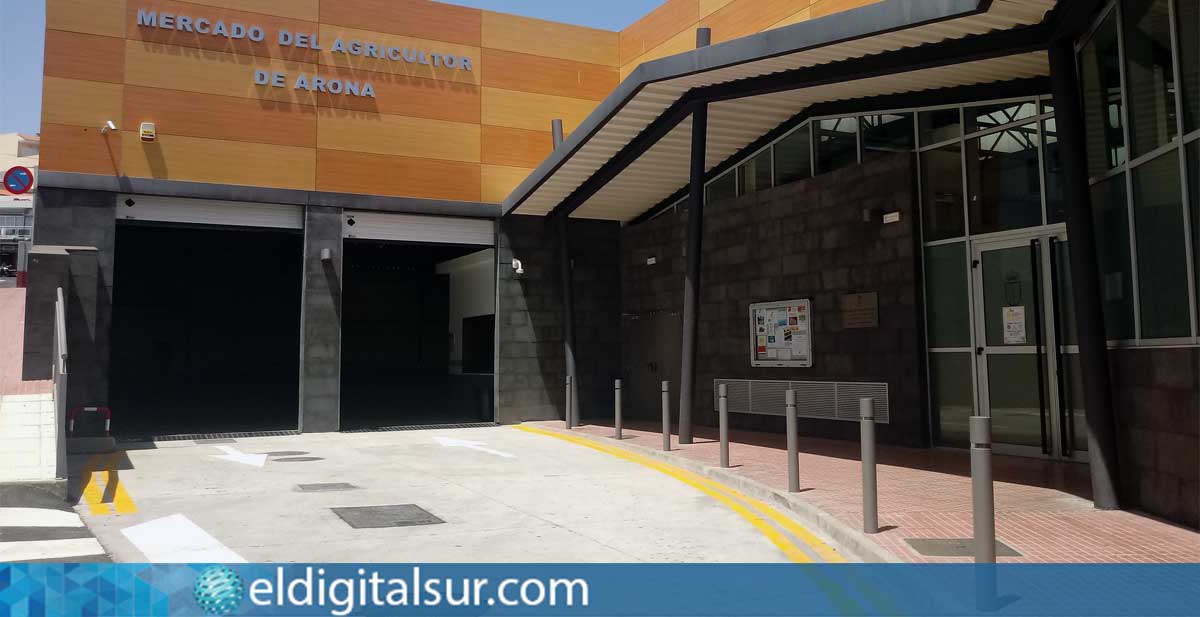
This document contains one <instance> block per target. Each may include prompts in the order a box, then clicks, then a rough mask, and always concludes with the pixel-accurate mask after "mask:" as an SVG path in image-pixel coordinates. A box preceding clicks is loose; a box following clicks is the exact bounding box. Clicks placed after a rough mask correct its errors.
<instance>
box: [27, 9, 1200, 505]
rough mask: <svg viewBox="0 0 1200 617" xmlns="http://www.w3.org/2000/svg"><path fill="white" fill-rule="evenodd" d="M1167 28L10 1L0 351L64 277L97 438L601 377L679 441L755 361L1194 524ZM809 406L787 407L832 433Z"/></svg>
mask: <svg viewBox="0 0 1200 617" xmlns="http://www.w3.org/2000/svg"><path fill="white" fill-rule="evenodd" d="M1198 27H1200V13H1198V10H1197V1H1196V0H1112V1H1108V2H1101V1H1098V0H1087V1H1084V0H1058V1H1055V0H992V1H984V2H980V1H977V0H954V1H951V2H937V3H924V2H911V1H909V0H880V1H878V2H865V1H863V2H859V1H852V2H846V1H838V0H815V1H813V0H787V1H778V2H776V1H770V2H763V1H756V0H724V1H721V0H684V1H679V0H670V1H668V2H666V3H665V4H663V5H662V6H660V7H659V8H658V9H656V10H655V11H653V12H652V13H650V14H649V15H647V16H645V17H644V18H642V19H641V20H639V21H638V22H636V23H634V24H633V25H631V26H630V27H629V28H627V29H625V30H623V31H621V32H605V31H599V30H592V29H587V28H579V27H576V26H568V25H563V24H554V23H550V22H544V21H539V20H533V19H527V18H521V17H514V16H509V15H503V14H499V13H492V12H488V11H477V10H473V9H466V8H463V7H457V6H453V5H449V4H440V3H435V2H423V1H417V0H406V1H404V2H386V3H384V2H377V1H374V0H346V1H344V2H338V3H336V4H335V3H320V4H318V3H317V2H315V1H313V2H289V3H278V2H270V1H269V0H238V1H231V0H221V1H218V0H206V1H200V2H190V3H179V2H170V1H168V0H149V1H147V2H142V3H138V2H134V1H133V0H127V1H126V2H115V3H114V2H95V1H92V0H51V2H50V3H49V5H48V11H47V28H48V32H47V39H46V41H47V42H46V80H45V86H44V112H43V128H42V140H43V148H42V150H43V152H42V174H41V179H40V185H41V189H40V199H39V204H38V212H37V221H38V224H37V227H36V229H35V235H34V241H35V244H36V245H37V246H35V249H34V254H33V256H32V258H31V259H32V262H31V278H30V293H29V295H28V306H29V311H28V315H29V318H28V320H27V336H26V341H27V348H26V353H25V360H26V364H25V371H26V374H27V376H28V377H30V378H33V377H39V376H42V373H44V372H45V370H48V366H49V361H48V358H49V341H50V338H49V329H48V323H49V321H48V320H47V319H42V318H41V317H39V316H41V315H46V311H45V308H46V306H47V303H51V304H52V300H51V298H52V296H53V294H52V292H53V289H54V287H56V286H62V285H66V286H68V287H69V288H71V289H73V290H74V291H73V293H72V298H73V301H72V303H71V304H72V306H71V313H72V315H73V317H72V323H78V324H80V327H77V328H75V329H74V330H73V332H69V334H68V336H69V338H72V339H76V338H77V339H78V340H77V341H76V340H73V341H72V343H73V345H72V349H80V350H81V351H80V352H79V353H78V355H73V357H72V362H73V364H74V366H73V367H72V374H73V378H72V381H71V382H70V387H71V391H70V393H69V394H70V397H71V398H72V404H79V405H83V404H101V405H108V406H111V407H113V409H114V429H115V430H118V431H119V432H123V433H124V434H126V435H129V436H143V435H167V434H213V433H221V432H233V431H243V430H244V431H250V430H255V431H261V430H301V431H308V432H311V431H332V430H350V429H360V428H362V429H369V428H381V427H383V428H385V427H392V426H398V425H425V424H429V425H438V424H445V423H463V422H491V421H495V422H502V423H509V422H519V421H523V420H531V419H551V418H562V417H564V413H565V410H566V408H567V407H568V406H570V407H572V408H574V409H576V410H578V411H579V413H580V414H581V415H582V416H583V417H585V418H596V419H603V418H606V417H611V414H612V408H613V407H612V405H613V403H612V400H613V395H612V389H613V380H614V379H622V380H623V382H624V386H625V391H626V394H625V409H626V413H627V414H628V415H632V416H634V417H644V418H646V419H653V418H656V417H657V416H658V413H659V411H658V400H659V394H660V392H659V385H660V383H661V382H662V381H667V382H669V384H670V385H671V388H672V392H673V393H674V394H673V398H672V400H673V405H674V407H675V408H674V410H673V411H674V413H675V414H676V416H677V421H678V422H679V424H680V434H681V439H690V435H691V427H692V426H693V425H695V424H708V425H711V424H713V423H715V414H714V412H713V410H714V407H715V401H714V390H715V384H716V383H718V382H722V383H730V384H735V383H736V384H741V385H739V386H738V387H743V385H744V390H745V391H744V392H742V391H740V390H739V391H738V392H739V394H738V396H742V395H744V396H745V401H746V406H745V407H744V408H741V409H739V411H744V412H747V413H736V414H734V419H733V422H734V425H735V426H740V427H743V428H748V429H760V430H772V431H774V430H781V428H782V418H780V417H778V413H779V412H778V410H774V411H771V409H773V408H774V407H775V405H774V403H773V401H774V398H772V397H774V396H775V395H776V394H778V395H779V396H782V389H780V387H779V384H782V383H791V384H793V386H792V387H801V388H803V387H812V388H817V387H818V386H817V385H813V384H826V383H830V384H831V383H834V382H837V383H839V384H843V385H842V386H839V387H844V388H848V389H847V390H846V392H852V391H855V390H854V388H855V384H859V385H861V384H864V383H871V384H881V385H883V386H885V387H886V389H887V394H886V396H885V397H884V398H883V403H884V404H885V405H886V411H887V419H888V421H887V424H886V425H884V426H881V427H880V435H881V438H882V439H884V440H886V441H888V442H891V443H896V444H904V445H909V446H914V447H941V448H963V447H965V446H966V445H967V441H968V436H967V432H966V424H967V418H968V417H969V416H971V415H988V416H991V417H992V419H993V427H994V431H995V440H996V443H997V446H996V448H997V450H998V451H1000V452H1002V453H1007V454H1012V455H1018V456H1031V457H1040V458H1044V459H1046V460H1048V461H1062V462H1064V463H1066V464H1075V463H1077V464H1081V465H1088V466H1089V468H1090V471H1091V475H1092V478H1093V496H1094V498H1095V500H1096V503H1097V505H1098V506H1100V507H1113V506H1121V507H1129V508H1134V509H1139V510H1144V511H1147V512H1150V513H1152V514H1156V515H1159V516H1163V517H1166V518H1169V519H1171V520H1174V521H1178V522H1181V523H1183V524H1187V525H1191V526H1193V527H1195V526H1200V505H1198V501H1200V477H1198V476H1200V454H1198V453H1200V323H1198V310H1200V307H1198V304H1200V280H1198V278H1197V277H1198V273H1200V262H1198V260H1197V258H1198V255H1200V253H1198V250H1200V209H1198V206H1197V199H1198V196H1200V189H1198V188H1197V186H1196V182H1197V176H1198V175H1200V154H1198V153H1197V147H1198V145H1200V130H1198V129H1200V127H1198V126H1197V122H1200V108H1198V106H1200V99H1198V98H1197V97H1198V90H1200V47H1197V41H1200V36H1197V35H1198V33H1197V29H1198ZM552 120H560V121H561V123H562V128H563V136H562V139H563V140H562V141H561V143H556V142H555V136H554V134H553V129H552ZM110 123H111V124H110ZM52 247H73V248H67V249H61V248H60V249H54V248H52ZM39 273H40V274H39ZM801 300H803V301H804V302H801ZM772 303H775V304H777V305H780V306H785V307H791V308H783V309H778V310H779V311H780V312H779V313H778V318H779V320H780V322H779V323H775V320H776V313H774V312H770V311H771V310H772V309H764V308H762V305H764V304H768V305H769V304H772ZM789 303H790V304H789ZM801 307H803V308H801ZM756 311H758V312H756ZM763 311H766V312H763ZM756 320H757V321H756ZM805 324H807V325H805ZM76 375H78V376H79V377H78V378H76V377H75V376H76ZM568 377H570V381H571V384H572V389H571V390H568V389H567V388H566V387H565V383H566V382H567V378H568ZM731 387H733V386H731ZM820 387H823V386H820ZM568 391H570V392H572V393H573V396H574V397H575V398H576V399H577V400H576V401H574V402H573V404H571V405H568V404H567V400H566V397H567V392H568ZM754 392H758V398H757V399H756V398H754V396H753V393H754ZM812 392H813V393H814V394H812V396H809V397H807V398H806V400H809V401H810V402H813V403H812V413H811V414H809V415H811V416H812V417H810V418H808V419H806V420H804V421H803V422H802V430H803V431H805V433H806V434H812V435H821V436H828V437H833V438H854V435H855V434H856V431H857V427H856V426H855V424H854V423H852V422H845V421H844V420H845V419H848V418H847V417H844V415H843V414H841V411H839V410H840V409H841V407H842V404H841V403H839V402H838V399H836V395H835V399H834V400H833V401H832V402H831V403H830V404H829V405H824V404H821V403H820V401H822V400H823V399H820V397H819V396H817V395H816V394H815V392H817V390H813V391H812ZM739 400H741V399H739ZM755 400H757V401H758V403H755V402H754V401H755ZM844 400H846V401H849V400H850V399H849V397H846V398H845V399H844ZM814 401H815V402H814ZM763 410H766V411H763ZM822 414H825V415H822Z"/></svg>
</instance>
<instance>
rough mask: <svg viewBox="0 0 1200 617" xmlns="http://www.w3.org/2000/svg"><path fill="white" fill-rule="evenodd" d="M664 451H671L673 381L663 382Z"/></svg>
mask: <svg viewBox="0 0 1200 617" xmlns="http://www.w3.org/2000/svg"><path fill="white" fill-rule="evenodd" d="M662 413H663V452H670V451H671V382H669V381H664V382H662Z"/></svg>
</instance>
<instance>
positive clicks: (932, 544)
mask: <svg viewBox="0 0 1200 617" xmlns="http://www.w3.org/2000/svg"><path fill="white" fill-rule="evenodd" d="M905 542H908V545H909V546H911V547H913V550H915V551H917V552H918V553H920V554H922V555H924V556H926V557H974V556H975V540H973V539H971V538H950V539H946V540H940V539H929V538H919V539H918V538H908V539H906V540H905ZM996 556H997V557H1020V556H1021V554H1020V553H1018V552H1017V551H1015V550H1013V548H1012V547H1011V546H1009V545H1007V544H1005V543H1003V542H1001V541H999V540H996Z"/></svg>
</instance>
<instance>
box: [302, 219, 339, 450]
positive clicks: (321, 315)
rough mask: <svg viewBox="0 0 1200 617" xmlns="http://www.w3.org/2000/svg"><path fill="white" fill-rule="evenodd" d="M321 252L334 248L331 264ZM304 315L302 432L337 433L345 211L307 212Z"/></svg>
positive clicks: (331, 253)
mask: <svg viewBox="0 0 1200 617" xmlns="http://www.w3.org/2000/svg"><path fill="white" fill-rule="evenodd" d="M321 249H329V253H330V255H329V256H330V259H329V261H322V260H321ZM300 313H301V339H300V348H301V352H300V418H299V426H300V431H301V432H304V433H327V432H333V431H337V430H338V429H339V428H340V427H341V378H342V375H341V371H342V364H341V342H342V209H341V208H330V207H325V206H308V207H307V208H306V209H305V213H304V296H303V299H302V304H301V309H300Z"/></svg>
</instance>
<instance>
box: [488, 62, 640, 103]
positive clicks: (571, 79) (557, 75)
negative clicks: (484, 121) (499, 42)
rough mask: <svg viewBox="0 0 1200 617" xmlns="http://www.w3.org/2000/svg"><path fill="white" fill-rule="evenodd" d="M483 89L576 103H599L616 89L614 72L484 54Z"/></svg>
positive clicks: (611, 69)
mask: <svg viewBox="0 0 1200 617" xmlns="http://www.w3.org/2000/svg"><path fill="white" fill-rule="evenodd" d="M483 60H484V65H485V66H487V72H485V73H484V74H483V85H485V86H491V87H494V88H506V89H508V90H521V91H524V92H539V93H541V94H553V95H556V96H569V97H573V98H577V99H593V100H596V101H599V100H602V99H603V98H604V97H606V96H608V95H609V94H610V93H611V92H612V91H613V90H614V89H615V88H616V87H617V83H619V82H618V72H617V69H616V68H613V67H607V66H601V65H598V64H587V63H584V62H575V61H573V60H561V59H559V58H547V57H544V56H531V55H529V54H521V53H515V52H511V51H503V50H498V49H484V50H483Z"/></svg>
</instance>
